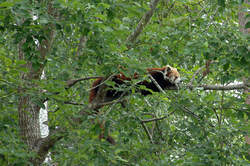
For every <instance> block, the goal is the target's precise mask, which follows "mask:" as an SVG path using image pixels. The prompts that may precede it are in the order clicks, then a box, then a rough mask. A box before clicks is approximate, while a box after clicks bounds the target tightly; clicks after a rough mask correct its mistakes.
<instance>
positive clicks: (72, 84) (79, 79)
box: [66, 76, 102, 89]
mask: <svg viewBox="0 0 250 166" xmlns="http://www.w3.org/2000/svg"><path fill="white" fill-rule="evenodd" d="M97 78H102V77H100V76H93V77H85V78H78V79H74V80H68V81H67V82H66V89H69V88H71V87H72V86H74V85H75V84H76V83H78V82H80V81H84V80H90V79H97Z"/></svg>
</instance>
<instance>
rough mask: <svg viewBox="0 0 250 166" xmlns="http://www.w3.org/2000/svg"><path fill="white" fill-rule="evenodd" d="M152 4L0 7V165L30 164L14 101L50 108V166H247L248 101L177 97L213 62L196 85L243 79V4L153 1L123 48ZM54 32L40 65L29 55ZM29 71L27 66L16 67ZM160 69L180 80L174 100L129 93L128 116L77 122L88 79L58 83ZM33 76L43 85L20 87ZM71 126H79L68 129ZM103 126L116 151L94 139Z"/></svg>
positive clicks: (231, 95)
mask: <svg viewBox="0 0 250 166" xmlns="http://www.w3.org/2000/svg"><path fill="white" fill-rule="evenodd" d="M149 4H150V1H149V0H147V1H142V0H137V1H124V0H85V1H81V0H71V1H63V0H53V1H43V0H41V1H36V0H31V1H30V0H11V1H3V2H2V1H1V2H0V101H1V102H0V110H1V114H0V165H28V164H30V163H29V162H30V161H29V160H27V158H30V157H33V156H34V155H35V154H34V153H32V152H29V150H27V147H26V145H25V144H24V143H23V141H22V139H21V138H20V136H19V125H18V111H17V109H18V103H19V102H20V101H19V98H20V96H29V97H30V98H31V99H32V102H33V103H35V104H36V105H38V106H39V107H41V108H45V105H44V101H45V100H46V99H49V101H48V107H49V113H48V115H49V121H48V125H49V127H50V130H53V129H55V128H57V127H60V128H63V130H65V132H66V134H65V136H64V137H63V139H62V140H60V141H59V142H58V143H57V144H56V145H55V147H53V148H52V149H51V150H50V152H51V153H50V154H51V157H52V161H53V162H54V163H59V165H166V164H167V165H187V166H188V165H248V164H249V158H250V157H249V153H248V148H249V145H247V144H246V143H245V141H244V136H245V135H247V134H249V125H248V124H247V120H248V119H249V105H247V104H246V103H245V99H246V97H247V95H248V94H244V93H243V90H234V91H208V90H207V91H205V90H203V89H199V88H194V89H193V90H191V89H188V88H186V86H187V85H188V83H190V80H191V79H192V77H193V76H194V73H195V72H196V71H197V70H198V69H199V68H200V67H202V66H205V65H206V62H207V61H212V62H213V63H211V65H210V67H209V69H210V72H209V74H208V75H206V76H205V77H204V78H203V76H202V74H200V75H196V76H195V80H194V82H193V86H194V87H196V86H197V87H198V85H200V84H213V85H217V84H222V85H229V84H233V83H239V82H242V78H247V77H249V71H250V65H249V62H250V59H249V56H248V50H249V48H248V38H247V37H248V36H247V35H244V34H242V33H241V32H240V31H239V27H238V23H237V22H238V16H237V12H238V7H239V5H240V4H239V3H238V1H225V0H218V1H198V0H194V1H188V0H184V1H179V0H177V1H172V0H170V1H160V3H159V4H158V6H157V9H156V11H155V13H154V15H153V17H152V18H151V21H150V22H149V24H148V25H147V26H146V27H145V29H144V30H143V31H142V33H141V34H140V36H139V38H138V39H137V40H136V42H135V43H132V44H131V43H128V41H127V37H128V36H129V35H130V34H131V33H132V32H133V31H134V29H135V28H136V26H137V24H138V22H139V21H140V19H141V18H142V17H143V15H144V13H145V12H147V11H148V10H149V9H150V6H149ZM246 26H248V24H247V25H246ZM52 31H53V32H54V34H53V35H54V39H53V41H51V43H52V44H51V46H50V47H51V48H50V51H49V53H48V54H47V56H46V58H45V59H44V58H43V57H42V55H41V53H40V52H39V51H38V48H39V45H41V43H43V42H44V41H45V40H46V39H48V37H49V35H50V33H51V32H52ZM81 39H85V42H83V43H81ZM22 42H23V44H22V45H20V43H22ZM20 47H21V48H20ZM81 47H82V48H81ZM80 48H81V49H80ZM20 50H22V51H23V52H24V56H25V58H24V59H20V52H19V51H20ZM28 63H31V64H32V67H31V68H27V67H25V65H26V64H28ZM166 64H170V65H171V66H175V67H177V68H178V70H179V71H180V73H181V76H182V79H183V85H182V87H181V88H180V89H179V90H178V91H167V92H166V94H163V93H155V94H153V95H152V96H147V97H142V96H140V95H138V94H136V93H133V94H131V95H129V96H127V97H126V98H127V101H128V103H127V107H126V108H122V107H121V106H120V105H119V104H116V105H111V106H105V107H104V108H102V110H101V112H100V113H99V114H98V115H89V116H79V112H80V111H81V110H82V109H83V107H84V106H86V105H87V104H88V94H89V90H90V87H91V82H92V81H82V82H79V83H77V84H76V85H75V86H73V87H72V88H70V89H65V81H67V80H70V79H73V78H82V77H88V76H102V75H106V76H107V75H111V74H113V73H119V72H121V71H122V72H123V73H125V75H127V76H132V75H133V74H134V72H137V73H139V74H140V75H141V76H142V78H143V79H148V78H147V76H146V72H145V71H146V68H150V67H162V66H164V65H166ZM41 66H44V72H45V75H46V78H45V79H39V78H37V79H33V80H24V79H21V75H22V73H29V71H30V70H34V71H38V70H41V69H43V68H41ZM121 66H122V68H120V67H121ZM20 89H25V92H24V93H20ZM41 92H42V93H41ZM58 92H60V93H58ZM66 102H73V103H80V104H81V105H73V104H66ZM82 105H84V106H82ZM84 108H86V107H84ZM88 111H91V110H88ZM164 116H166V118H164V119H162V120H155V121H152V122H147V123H143V122H142V121H143V120H147V119H153V118H160V117H164ZM72 118H80V119H81V121H82V122H81V123H80V125H79V124H76V123H74V121H73V120H72ZM102 120H105V121H106V127H107V128H108V129H109V130H110V133H111V135H112V136H113V137H114V138H115V139H116V141H117V144H116V145H115V146H111V145H109V144H108V143H107V142H105V141H103V140H102V141H100V140H99V139H98V133H100V132H101V131H100V129H99V128H98V125H96V123H94V122H97V121H102ZM142 124H144V125H145V126H146V128H147V129H148V131H149V133H150V134H151V135H150V136H149V135H148V134H147V132H146V130H145V128H143V125H142ZM105 134H107V133H105ZM44 164H45V165H49V163H44Z"/></svg>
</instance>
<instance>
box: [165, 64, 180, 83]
mask: <svg viewBox="0 0 250 166" xmlns="http://www.w3.org/2000/svg"><path fill="white" fill-rule="evenodd" d="M165 75H166V79H168V80H169V81H170V82H171V83H173V84H178V83H179V82H180V81H181V78H180V74H179V72H178V71H177V69H176V68H174V67H171V66H169V65H167V66H166V69H165Z"/></svg>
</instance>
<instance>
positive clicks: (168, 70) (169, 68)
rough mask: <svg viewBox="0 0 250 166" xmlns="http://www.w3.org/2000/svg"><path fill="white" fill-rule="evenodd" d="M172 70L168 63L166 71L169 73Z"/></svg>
mask: <svg viewBox="0 0 250 166" xmlns="http://www.w3.org/2000/svg"><path fill="white" fill-rule="evenodd" d="M171 70H172V68H171V67H170V66H169V65H167V66H166V69H165V71H166V72H167V73H169V72H171Z"/></svg>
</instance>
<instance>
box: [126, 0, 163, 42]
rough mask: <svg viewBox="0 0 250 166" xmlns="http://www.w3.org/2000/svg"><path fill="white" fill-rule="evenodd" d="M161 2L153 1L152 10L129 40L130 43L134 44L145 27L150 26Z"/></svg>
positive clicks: (146, 14) (143, 18)
mask: <svg viewBox="0 0 250 166" xmlns="http://www.w3.org/2000/svg"><path fill="white" fill-rule="evenodd" d="M158 2H159V0H152V1H151V3H150V10H149V11H148V12H146V13H145V14H144V15H143V17H142V19H141V20H140V22H139V23H138V25H137V27H136V28H135V31H134V32H133V33H132V34H131V35H130V36H129V37H128V38H127V42H128V43H133V42H134V41H135V40H136V39H137V37H138V36H139V35H140V33H141V32H142V30H143V29H144V27H145V26H146V25H147V24H148V22H149V21H150V19H151V17H152V16H153V14H154V11H155V8H156V6H157V4H158Z"/></svg>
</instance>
